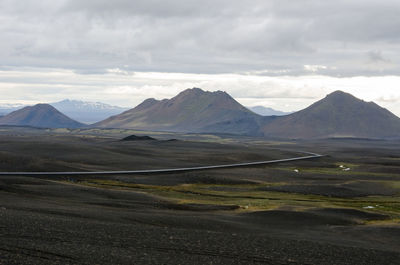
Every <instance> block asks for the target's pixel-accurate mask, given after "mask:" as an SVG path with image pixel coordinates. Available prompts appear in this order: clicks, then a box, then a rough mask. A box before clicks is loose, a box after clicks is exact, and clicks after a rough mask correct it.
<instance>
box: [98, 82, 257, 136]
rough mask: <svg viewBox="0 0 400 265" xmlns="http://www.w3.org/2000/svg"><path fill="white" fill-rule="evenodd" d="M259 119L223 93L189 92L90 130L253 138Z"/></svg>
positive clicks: (152, 102) (150, 101) (151, 101)
mask: <svg viewBox="0 0 400 265" xmlns="http://www.w3.org/2000/svg"><path fill="white" fill-rule="evenodd" d="M262 119H263V118H262V117H261V116H260V115H258V114H255V113H253V112H252V111H250V110H248V109H247V108H245V107H244V106H242V105H240V104H239V103H238V102H237V101H236V100H234V99H233V98H232V97H231V96H230V95H228V94H227V93H226V92H222V91H216V92H208V91H203V90H201V89H199V88H192V89H187V90H185V91H183V92H181V93H179V94H178V95H177V96H175V97H173V98H171V99H163V100H156V99H152V98H151V99H146V100H145V101H143V102H142V103H141V104H139V105H138V106H136V107H135V108H133V109H130V110H128V111H125V112H124V113H122V114H120V115H116V116H113V117H110V118H108V119H106V120H104V121H101V122H99V123H96V124H94V125H93V126H95V127H102V128H107V127H108V128H135V129H145V130H162V131H176V132H214V133H216V132H224V133H238V134H253V133H254V132H257V131H258V130H259V125H260V122H261V120H262Z"/></svg>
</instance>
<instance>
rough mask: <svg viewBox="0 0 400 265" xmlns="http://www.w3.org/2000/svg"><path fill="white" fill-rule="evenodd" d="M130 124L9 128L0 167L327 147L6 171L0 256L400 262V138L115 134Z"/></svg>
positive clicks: (1, 138) (25, 260)
mask: <svg viewBox="0 0 400 265" xmlns="http://www.w3.org/2000/svg"><path fill="white" fill-rule="evenodd" d="M131 133H133V132H131V131H127V130H123V131H118V130H74V131H68V130H50V131H48V130H47V131H46V130H36V129H27V128H7V127H4V128H1V130H0V170H1V171H94V170H122V169H147V168H173V167H186V166H196V165H213V164H223V163H231V162H232V163H233V162H245V161H258V160H269V159H277V158H287V157H294V156H298V155H299V154H298V153H296V152H295V151H291V150H306V151H311V152H317V153H321V154H326V155H328V156H327V157H323V158H319V159H315V160H309V161H297V162H291V163H281V164H274V165H269V166H258V167H247V168H232V169H219V170H208V171H199V172H195V171H193V172H186V173H174V174H156V175H132V176H129V175H124V176H101V177H99V176H75V177H26V176H25V177H15V176H0V264H399V260H400V247H399V246H400V222H399V220H400V142H396V141H372V140H355V139H353V140H349V139H342V140H335V139H330V140H320V141H298V142H291V141H287V142H277V141H266V140H262V139H247V138H239V137H232V136H213V135H171V134H167V133H165V134H162V133H158V134H155V133H153V134H150V133H147V134H148V135H150V136H152V137H154V138H156V139H159V140H157V141H128V142H121V141H119V139H121V138H123V137H125V136H128V135H129V134H131ZM172 138H174V139H178V141H167V140H168V139H172ZM347 168H348V170H347V171H345V170H344V169H347ZM295 170H296V171H298V172H295Z"/></svg>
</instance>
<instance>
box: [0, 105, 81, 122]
mask: <svg viewBox="0 0 400 265" xmlns="http://www.w3.org/2000/svg"><path fill="white" fill-rule="evenodd" d="M0 125H17V126H33V127H42V128H81V127H83V126H84V125H83V124H82V123H79V122H77V121H75V120H72V119H71V118H69V117H67V116H66V115H64V114H62V113H61V112H59V111H58V110H57V109H56V108H54V107H53V106H51V105H49V104H37V105H35V106H28V107H24V108H22V109H19V110H16V111H13V112H11V113H9V114H7V115H5V116H3V117H1V118H0Z"/></svg>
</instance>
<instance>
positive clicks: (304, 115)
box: [264, 91, 400, 138]
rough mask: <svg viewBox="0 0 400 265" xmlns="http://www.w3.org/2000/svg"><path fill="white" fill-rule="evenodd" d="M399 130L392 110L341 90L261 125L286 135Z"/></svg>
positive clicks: (380, 134)
mask: <svg viewBox="0 0 400 265" xmlns="http://www.w3.org/2000/svg"><path fill="white" fill-rule="evenodd" d="M399 132H400V119H399V118H398V117H397V116H395V115H394V114H393V113H391V112H389V111H388V110H387V109H384V108H382V107H380V106H378V105H377V104H375V103H373V102H365V101H363V100H361V99H358V98H356V97H354V96H353V95H351V94H348V93H345V92H343V91H335V92H333V93H331V94H329V95H327V96H326V97H325V98H323V99H321V100H319V101H317V102H315V103H314V104H312V105H311V106H309V107H308V108H306V109H303V110H301V111H298V112H295V113H293V114H290V115H288V116H284V117H282V118H279V119H276V120H275V121H274V122H272V123H271V124H267V125H266V126H265V127H264V135H268V136H275V137H288V138H322V137H361V138H391V137H398V136H399Z"/></svg>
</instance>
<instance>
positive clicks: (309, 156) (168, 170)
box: [0, 151, 324, 176]
mask: <svg viewBox="0 0 400 265" xmlns="http://www.w3.org/2000/svg"><path fill="white" fill-rule="evenodd" d="M296 152H298V153H303V154H307V156H300V157H292V158H284V159H277V160H269V161H257V162H245V163H236V164H225V165H214V166H197V167H183V168H166V169H143V170H121V171H93V172H91V171H81V172H79V171H77V172H0V176H4V175H7V176H73V175H134V174H157V173H174V172H184V171H198V170H207V169H216V168H233V167H247V166H256V165H266V164H274V163H281V162H290V161H297V160H305V159H313V158H318V157H323V156H324V155H320V154H316V153H310V152H305V151H296Z"/></svg>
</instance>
